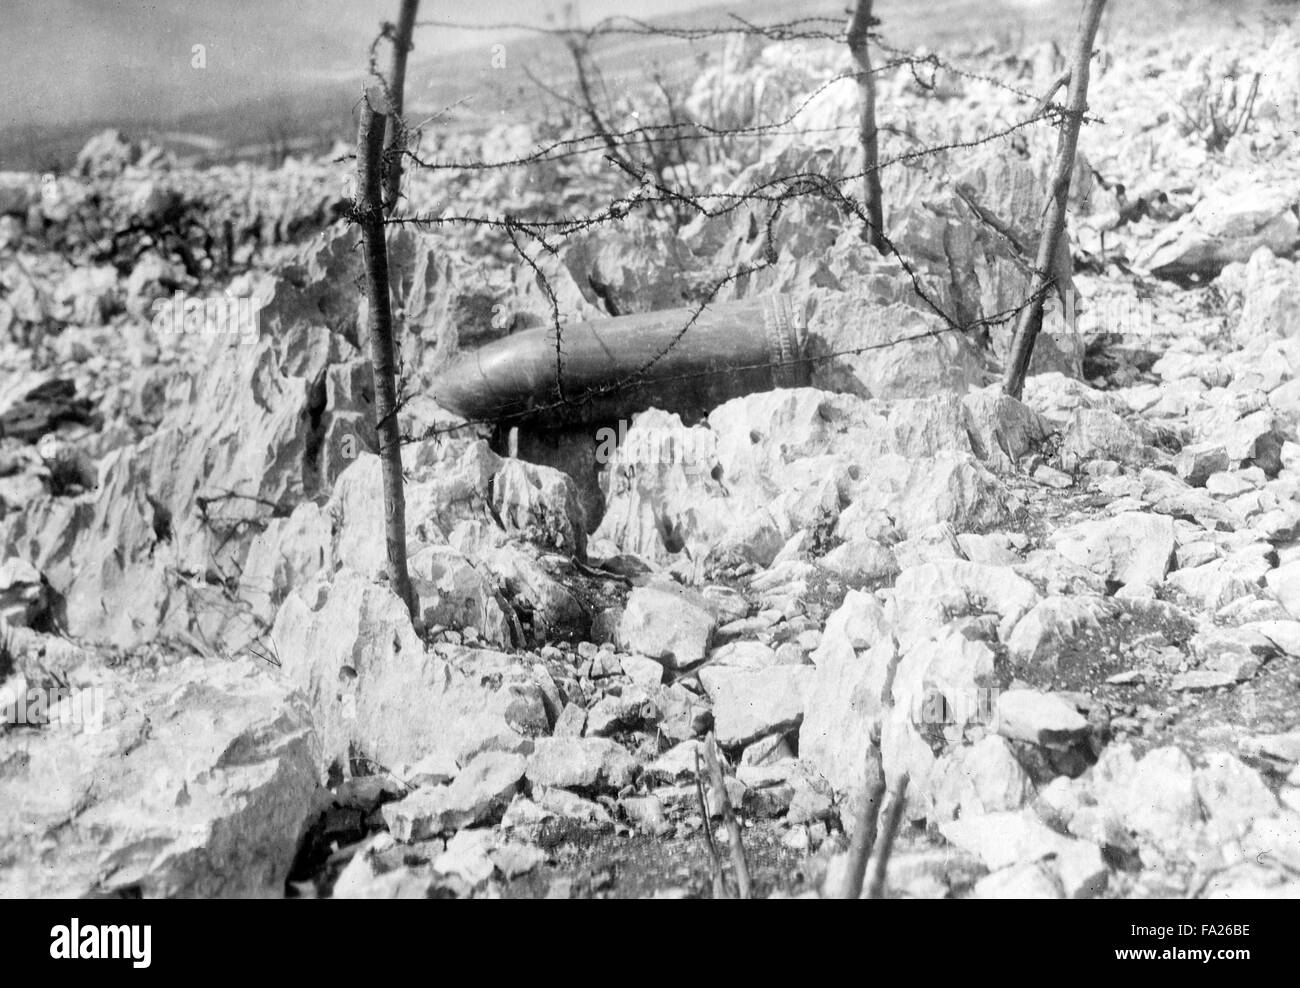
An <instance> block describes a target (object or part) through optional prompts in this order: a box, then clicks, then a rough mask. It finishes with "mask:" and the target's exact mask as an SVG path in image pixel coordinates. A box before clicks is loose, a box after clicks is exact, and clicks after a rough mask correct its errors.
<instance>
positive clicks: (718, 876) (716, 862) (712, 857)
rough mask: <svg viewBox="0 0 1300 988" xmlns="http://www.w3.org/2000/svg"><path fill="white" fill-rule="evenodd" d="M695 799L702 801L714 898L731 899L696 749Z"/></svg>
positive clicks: (705, 839)
mask: <svg viewBox="0 0 1300 988" xmlns="http://www.w3.org/2000/svg"><path fill="white" fill-rule="evenodd" d="M695 798H696V799H698V800H699V801H700V816H701V818H702V819H703V820H704V827H703V829H704V846H705V847H707V848H708V849H709V869H710V872H711V873H712V876H713V897H714V898H715V899H730V898H731V894H730V893H729V892H728V891H727V880H726V878H725V877H724V876H723V874H722V855H720V854H719V853H718V844H717V842H716V841H715V840H714V839H713V823H712V822H711V821H710V819H709V803H708V800H706V799H705V798H704V783H703V782H702V781H701V772H700V749H699V748H696V749H695Z"/></svg>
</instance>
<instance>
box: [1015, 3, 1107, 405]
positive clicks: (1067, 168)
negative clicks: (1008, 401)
mask: <svg viewBox="0 0 1300 988" xmlns="http://www.w3.org/2000/svg"><path fill="white" fill-rule="evenodd" d="M1105 7H1106V0H1087V6H1086V7H1085V8H1084V12H1083V18H1082V20H1081V22H1080V24H1079V36H1078V38H1077V43H1076V45H1075V51H1074V62H1073V64H1072V65H1071V67H1070V90H1069V97H1068V102H1069V106H1068V109H1067V111H1066V117H1065V119H1064V120H1062V121H1061V132H1060V136H1059V138H1058V139H1057V145H1056V164H1055V167H1054V169H1053V175H1052V185H1051V189H1050V193H1049V194H1050V198H1049V200H1048V203H1047V210H1046V212H1047V218H1046V220H1045V221H1044V223H1043V230H1042V237H1041V239H1040V240H1039V241H1038V255H1037V258H1036V259H1035V261H1034V276H1033V279H1032V280H1031V282H1030V299H1029V302H1028V303H1027V304H1026V306H1025V307H1024V308H1023V309H1021V310H1020V318H1019V319H1018V320H1017V322H1016V333H1015V336H1014V337H1013V338H1012V341H1011V351H1010V353H1008V355H1007V367H1006V374H1005V376H1004V377H1003V379H1002V392H1003V394H1007V395H1010V396H1011V397H1012V398H1019V397H1020V396H1021V394H1022V393H1023V392H1024V389H1025V374H1026V373H1027V372H1028V370H1029V359H1030V357H1032V356H1033V353H1034V341H1035V340H1036V339H1037V338H1038V333H1039V331H1040V330H1041V329H1042V328H1043V300H1044V299H1045V298H1046V296H1047V293H1048V292H1049V291H1052V290H1054V289H1055V288H1056V285H1057V277H1058V275H1059V273H1060V272H1058V271H1057V270H1056V263H1055V257H1056V251H1057V245H1058V243H1059V241H1060V239H1061V236H1062V235H1063V234H1064V233H1065V209H1066V205H1067V204H1068V202H1069V198H1070V175H1071V173H1072V172H1073V171H1074V156H1075V151H1076V150H1077V149H1078V146H1079V127H1080V125H1081V124H1082V123H1083V115H1084V113H1086V112H1087V109H1088V63H1089V62H1091V61H1092V45H1093V41H1094V40H1095V39H1096V37H1097V25H1098V24H1099V23H1100V22H1101V14H1102V11H1103V10H1104V9H1105Z"/></svg>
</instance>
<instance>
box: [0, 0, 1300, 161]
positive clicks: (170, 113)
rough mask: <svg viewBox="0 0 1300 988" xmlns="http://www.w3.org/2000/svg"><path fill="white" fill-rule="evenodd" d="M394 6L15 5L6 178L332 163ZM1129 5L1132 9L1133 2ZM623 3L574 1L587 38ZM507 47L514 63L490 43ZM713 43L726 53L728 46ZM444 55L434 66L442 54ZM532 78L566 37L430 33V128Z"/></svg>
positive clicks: (982, 28)
mask: <svg viewBox="0 0 1300 988" xmlns="http://www.w3.org/2000/svg"><path fill="white" fill-rule="evenodd" d="M559 6H560V5H559V4H558V3H554V2H550V3H543V4H536V5H530V6H529V7H528V9H527V10H526V11H525V12H521V11H523V8H522V7H521V5H519V4H516V3H512V2H509V0H488V2H484V3H478V4H475V5H474V8H473V12H472V15H469V14H466V13H465V12H464V10H463V9H462V8H454V7H452V6H450V5H445V4H427V5H426V10H425V11H424V12H423V13H422V16H423V17H424V18H427V19H429V20H435V19H447V20H454V21H458V22H459V21H472V22H474V23H479V24H492V23H498V22H503V21H516V20H526V21H527V22H528V23H542V22H543V20H544V18H545V16H546V14H547V13H548V12H553V11H555V9H556V8H558V7H559ZM1224 6H1226V5H1225V4H1224V3H1222V2H1214V0H1210V2H1207V0H1165V2H1162V3H1154V4H1141V5H1136V9H1124V8H1117V10H1116V11H1115V12H1114V13H1113V14H1112V16H1113V17H1114V18H1115V22H1114V23H1113V24H1112V25H1111V27H1110V29H1111V30H1119V29H1122V28H1124V27H1126V26H1127V27H1128V28H1129V29H1131V30H1135V31H1143V30H1149V29H1150V27H1151V25H1153V24H1158V23H1161V22H1163V21H1166V20H1168V19H1169V18H1171V17H1172V18H1176V19H1178V20H1179V21H1181V22H1186V21H1187V20H1188V19H1189V18H1195V17H1198V16H1206V17H1210V18H1217V17H1219V15H1220V13H1221V9H1222V8H1223V7H1224ZM1232 6H1233V7H1234V8H1236V9H1238V10H1240V11H1241V16H1242V17H1249V16H1250V12H1251V11H1252V10H1254V9H1255V8H1261V7H1262V8H1270V7H1274V8H1279V9H1283V8H1286V7H1290V6H1294V3H1293V2H1292V0H1284V2H1277V0H1272V2H1270V0H1248V2H1245V3H1239V4H1233V5H1232ZM396 7H397V3H396V0H272V2H259V0H225V2H223V3H220V4H176V5H175V6H174V7H173V8H171V9H159V5H157V4H146V3H142V2H139V0H113V2H106V3H105V2H91V0H53V2H49V3H46V2H39V0H8V2H7V3H6V5H5V24H4V32H3V36H0V52H2V53H3V56H4V57H0V85H2V86H3V87H4V91H5V92H6V93H7V94H8V95H7V97H6V100H5V102H4V104H3V107H2V108H0V170H2V169H11V170H41V171H44V170H58V169H60V168H63V167H66V166H67V165H68V164H69V163H70V162H71V160H72V158H73V157H74V156H75V154H76V151H77V149H78V148H80V147H81V145H82V144H84V143H85V141H86V139H87V138H88V137H89V136H91V135H92V134H94V133H96V132H98V131H100V130H103V129H105V128H106V127H117V128H119V129H121V130H123V131H126V132H128V133H130V134H133V135H136V136H145V137H149V138H150V139H151V140H153V141H155V142H156V143H159V144H162V145H163V146H165V147H167V148H169V149H171V150H173V151H175V152H176V153H177V154H179V155H180V156H181V157H182V158H184V159H186V160H189V161H195V162H204V161H212V162H218V161H229V160H234V159H241V158H243V159H252V160H256V161H263V162H274V161H278V160H280V159H282V158H283V156H284V155H285V154H286V153H288V152H303V151H323V150H325V149H327V148H328V147H329V146H330V145H331V144H332V143H333V142H334V141H335V140H338V139H343V140H347V141H351V140H352V139H353V138H354V136H355V130H354V128H355V122H354V118H353V109H354V105H355V101H356V96H357V93H358V91H359V89H360V87H361V85H362V78H363V75H364V72H365V66H366V52H367V49H368V46H369V44H370V42H371V40H372V39H373V37H374V35H375V32H376V30H377V25H378V24H379V23H380V22H381V21H382V20H383V19H385V18H388V17H392V16H394V14H395V11H396ZM1127 7H1129V8H1133V7H1134V5H1127ZM624 9H626V5H623V4H619V3H613V2H606V0H599V2H592V0H587V2H584V3H580V4H578V10H579V15H580V16H579V23H582V24H591V23H594V22H595V21H596V20H598V19H599V18H601V17H604V16H609V15H611V14H614V13H619V12H621V11H623V10H624ZM843 9H844V3H843V0H751V2H744V3H730V4H711V3H708V2H707V0H657V2H654V3H639V4H637V5H636V14H637V16H638V17H643V18H646V19H649V20H651V21H659V22H663V23H671V24H673V25H676V26H682V27H700V26H714V25H723V24H726V23H728V20H729V15H731V14H735V15H738V16H741V17H744V18H746V19H748V20H750V21H753V22H756V23H777V22H782V21H787V20H791V19H795V18H802V17H812V16H827V17H833V18H837V19H838V18H839V17H841V16H842V12H843ZM1073 11H1074V4H1073V3H1071V2H1069V0H992V2H979V3H976V2H972V0H935V2H928V0H926V2H922V0H882V2H880V3H878V4H877V15H878V16H879V17H880V18H881V20H882V22H883V27H882V30H883V31H884V32H885V35H886V37H887V38H888V39H889V40H891V41H892V42H894V43H895V44H898V45H900V46H906V47H915V46H918V45H931V46H934V47H936V48H939V49H943V50H947V51H952V50H954V48H956V49H961V48H978V47H979V46H981V45H984V44H988V43H999V44H1004V45H1005V44H1013V45H1014V44H1021V43H1032V42H1033V41H1035V40H1038V39H1052V38H1055V39H1058V40H1059V39H1063V38H1065V37H1067V36H1068V34H1069V32H1070V31H1071V30H1073V27H1074V24H1073V16H1074V15H1073ZM195 44H204V45H206V57H207V68H206V69H204V70H196V69H194V68H192V67H191V58H192V55H191V50H192V46H193V45H195ZM495 45H505V46H506V48H505V55H506V58H505V65H504V67H501V66H500V65H499V62H500V59H497V60H496V63H495V64H494V58H493V56H494V46H495ZM702 47H704V48H707V47H709V46H707V45H704V46H701V45H695V46H691V45H687V44H685V43H682V42H674V41H672V40H670V39H663V38H654V37H637V36H631V37H626V38H621V39H602V40H601V41H600V42H599V43H598V44H597V45H596V47H595V53H596V56H597V59H598V61H599V63H600V65H601V66H602V69H603V70H604V71H605V73H606V76H607V82H608V83H609V84H611V85H618V84H619V81H620V79H621V78H626V77H630V80H629V82H628V84H629V85H632V84H634V83H635V82H637V81H639V80H640V78H641V77H642V76H643V75H644V74H645V71H646V70H647V69H648V68H649V67H651V66H654V65H658V66H660V67H662V69H663V70H664V71H665V73H666V74H668V75H670V76H672V75H677V76H680V77H682V78H686V79H688V80H689V78H691V76H692V74H693V73H694V72H695V71H696V68H697V66H696V63H695V59H696V56H697V54H698V53H699V51H700V50H701V48H702ZM715 47H716V46H715ZM431 53H433V54H431ZM525 67H529V68H531V70H532V71H533V72H534V74H536V75H538V76H540V77H542V78H545V79H549V80H551V81H553V82H555V83H556V84H558V85H560V86H561V87H567V86H568V84H569V82H570V78H571V75H572V69H571V67H570V63H569V61H568V58H567V55H566V54H565V52H564V51H563V49H562V47H561V46H560V45H558V44H557V43H556V42H555V41H554V40H553V39H549V38H546V37H539V36H537V35H531V34H519V33H517V32H511V31H508V30H502V31H468V30H452V29H446V28H422V29H420V30H419V31H418V32H417V35H416V50H415V52H414V54H413V62H412V69H411V80H412V87H411V88H412V100H413V101H414V106H415V108H416V109H417V110H420V111H424V112H426V113H429V114H433V113H437V112H438V111H440V110H442V109H443V108H444V107H448V106H452V105H455V107H456V109H455V111H454V112H453V113H452V114H450V115H449V116H448V117H444V118H440V119H442V120H443V122H444V125H445V123H446V122H447V121H448V120H451V121H455V122H456V124H457V125H458V126H461V127H467V128H469V129H471V130H476V131H477V130H481V129H482V128H483V127H487V126H491V125H493V124H495V123H499V122H501V121H502V120H503V119H520V120H528V119H531V118H532V116H533V114H534V113H535V112H536V109H537V105H538V100H539V94H538V92H537V88H536V86H534V85H533V83H532V82H531V81H530V80H529V78H528V76H527V74H526V73H525V71H524V69H525Z"/></svg>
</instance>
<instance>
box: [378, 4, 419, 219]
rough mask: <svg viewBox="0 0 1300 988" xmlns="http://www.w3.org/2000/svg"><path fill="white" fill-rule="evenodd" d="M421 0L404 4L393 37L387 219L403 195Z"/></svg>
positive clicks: (386, 153) (386, 154) (386, 167)
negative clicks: (411, 65)
mask: <svg viewBox="0 0 1300 988" xmlns="http://www.w3.org/2000/svg"><path fill="white" fill-rule="evenodd" d="M419 9H420V0H402V12H401V13H400V14H399V15H398V18H397V30H396V32H395V34H394V36H393V67H392V71H391V72H389V74H388V100H389V104H390V106H391V110H390V112H391V116H389V117H388V127H387V132H386V134H385V136H384V215H386V216H391V215H392V213H393V210H394V209H396V208H397V199H398V196H400V195H401V191H402V151H403V150H404V148H403V147H398V144H399V143H404V142H403V137H402V114H403V112H404V110H405V102H406V96H405V90H406V56H407V54H408V53H409V52H410V50H411V35H412V34H413V33H414V31H415V15H416V13H417V12H418V11H419Z"/></svg>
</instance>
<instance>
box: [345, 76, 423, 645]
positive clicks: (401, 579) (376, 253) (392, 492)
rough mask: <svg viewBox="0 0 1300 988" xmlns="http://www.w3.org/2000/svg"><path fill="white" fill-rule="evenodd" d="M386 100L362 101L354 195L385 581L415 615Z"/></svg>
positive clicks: (378, 95)
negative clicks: (387, 221) (390, 242)
mask: <svg viewBox="0 0 1300 988" xmlns="http://www.w3.org/2000/svg"><path fill="white" fill-rule="evenodd" d="M389 108H390V107H389V105H388V104H387V102H386V101H385V99H384V95H383V92H382V90H380V89H379V88H378V87H375V88H373V89H371V90H369V91H368V92H367V93H366V95H365V98H364V99H363V100H362V101H361V125H360V127H359V128H358V130H357V201H356V210H355V215H356V218H357V222H358V223H359V224H360V226H361V233H362V237H363V238H364V240H365V257H366V293H367V296H368V298H369V302H370V305H369V310H370V318H369V323H370V325H369V333H370V367H371V373H372V374H373V376H374V385H375V432H376V433H377V434H378V436H379V462H380V464H381V468H382V470H383V478H384V537H385V542H386V546H387V550H388V583H389V586H391V587H392V589H393V592H394V593H396V594H397V596H398V597H400V598H401V599H402V602H403V603H404V604H406V607H407V609H408V610H409V611H410V612H411V617H412V619H413V620H414V618H415V612H416V606H415V600H414V596H413V594H412V592H411V576H410V573H409V572H408V570H407V568H406V497H405V494H404V493H403V490H402V444H401V433H400V432H399V430H398V425H397V381H396V376H397V375H396V370H395V367H396V360H395V359H394V356H393V311H392V305H391V301H390V299H389V295H388V292H389V289H388V246H387V244H386V242H385V240H384V214H383V210H382V208H381V200H380V192H381V189H380V186H381V179H382V176H381V174H380V173H381V171H382V161H383V152H384V124H385V122H386V120H387V116H388V113H387V111H388V110H389Z"/></svg>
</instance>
